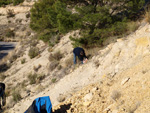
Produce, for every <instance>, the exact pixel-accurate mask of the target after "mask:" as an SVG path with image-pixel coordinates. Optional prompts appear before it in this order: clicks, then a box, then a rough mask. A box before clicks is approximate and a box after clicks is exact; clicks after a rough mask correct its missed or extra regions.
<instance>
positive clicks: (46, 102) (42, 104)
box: [25, 96, 52, 113]
mask: <svg viewBox="0 0 150 113" xmlns="http://www.w3.org/2000/svg"><path fill="white" fill-rule="evenodd" d="M41 109H42V110H43V109H44V111H45V112H44V113H52V112H51V111H52V104H51V101H50V98H49V96H45V97H39V98H36V99H35V100H34V101H33V103H32V105H31V106H30V107H29V108H28V110H27V111H25V113H43V112H41Z"/></svg>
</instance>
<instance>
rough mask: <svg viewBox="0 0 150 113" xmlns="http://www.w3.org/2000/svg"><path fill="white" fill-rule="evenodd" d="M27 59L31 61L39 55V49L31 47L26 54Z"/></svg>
mask: <svg viewBox="0 0 150 113" xmlns="http://www.w3.org/2000/svg"><path fill="white" fill-rule="evenodd" d="M28 55H29V57H30V58H31V59H32V58H34V57H36V56H38V55H39V48H37V47H31V48H30V50H29V53H28Z"/></svg>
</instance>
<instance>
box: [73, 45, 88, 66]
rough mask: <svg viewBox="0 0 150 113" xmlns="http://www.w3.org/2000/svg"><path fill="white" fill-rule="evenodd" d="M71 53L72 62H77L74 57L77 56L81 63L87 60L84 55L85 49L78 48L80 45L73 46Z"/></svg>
mask: <svg viewBox="0 0 150 113" xmlns="http://www.w3.org/2000/svg"><path fill="white" fill-rule="evenodd" d="M73 55H74V60H73V62H74V64H76V63H77V59H76V57H78V58H79V60H80V61H81V64H84V63H85V62H86V61H87V57H86V55H85V51H84V49H83V48H80V47H76V48H74V49H73ZM84 61H85V62H84Z"/></svg>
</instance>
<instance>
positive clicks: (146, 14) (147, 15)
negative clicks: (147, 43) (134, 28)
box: [145, 9, 150, 23]
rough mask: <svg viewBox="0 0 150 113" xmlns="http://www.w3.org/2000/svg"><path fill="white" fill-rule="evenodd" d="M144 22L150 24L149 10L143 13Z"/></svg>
mask: <svg viewBox="0 0 150 113" xmlns="http://www.w3.org/2000/svg"><path fill="white" fill-rule="evenodd" d="M145 21H146V22H148V23H150V9H148V10H147V11H146V12H145Z"/></svg>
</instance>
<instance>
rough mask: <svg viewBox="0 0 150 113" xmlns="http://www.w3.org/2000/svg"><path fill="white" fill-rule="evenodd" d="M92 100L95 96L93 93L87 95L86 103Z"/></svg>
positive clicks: (85, 97)
mask: <svg viewBox="0 0 150 113" xmlns="http://www.w3.org/2000/svg"><path fill="white" fill-rule="evenodd" d="M92 98H93V94H92V93H89V94H86V95H85V96H84V101H85V102H86V101H90V100H92Z"/></svg>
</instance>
